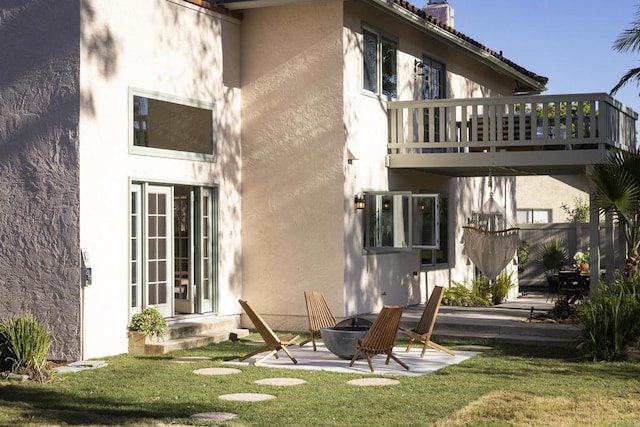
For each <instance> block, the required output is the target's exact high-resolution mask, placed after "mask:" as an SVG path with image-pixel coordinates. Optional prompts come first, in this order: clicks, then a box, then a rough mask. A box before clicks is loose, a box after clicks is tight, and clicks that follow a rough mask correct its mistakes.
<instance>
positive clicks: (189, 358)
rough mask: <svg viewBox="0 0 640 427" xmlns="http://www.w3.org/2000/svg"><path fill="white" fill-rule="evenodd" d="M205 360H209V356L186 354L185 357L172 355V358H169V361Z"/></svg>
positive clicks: (188, 361)
mask: <svg viewBox="0 0 640 427" xmlns="http://www.w3.org/2000/svg"><path fill="white" fill-rule="evenodd" d="M205 360H211V358H210V357H205V356H186V357H174V358H173V359H171V361H172V362H175V363H195V362H202V361H205Z"/></svg>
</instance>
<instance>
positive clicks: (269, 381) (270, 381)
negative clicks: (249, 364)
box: [254, 378, 306, 386]
mask: <svg viewBox="0 0 640 427" xmlns="http://www.w3.org/2000/svg"><path fill="white" fill-rule="evenodd" d="M254 383H255V384H260V385H279V386H280V385H281V386H288V385H300V384H304V383H306V381H305V380H303V379H300V378H265V379H262V380H256V381H254Z"/></svg>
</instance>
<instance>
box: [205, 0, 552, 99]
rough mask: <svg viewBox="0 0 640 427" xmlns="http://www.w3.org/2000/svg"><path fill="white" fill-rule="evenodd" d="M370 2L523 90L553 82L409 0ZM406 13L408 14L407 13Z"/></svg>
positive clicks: (246, 1)
mask: <svg viewBox="0 0 640 427" xmlns="http://www.w3.org/2000/svg"><path fill="white" fill-rule="evenodd" d="M313 1H317V0H209V3H213V4H215V5H218V6H220V7H225V8H227V9H229V10H234V11H235V10H242V9H251V8H258V7H268V6H279V5H284V4H291V3H304V2H313ZM364 1H366V2H368V3H372V4H375V5H377V6H379V7H383V8H385V9H386V10H389V11H391V12H392V13H395V14H396V15H398V16H400V17H401V18H402V17H403V18H406V19H409V20H410V21H413V22H414V23H417V24H419V25H421V26H422V27H424V28H425V29H427V31H430V32H431V33H432V34H435V35H439V36H440V37H441V38H443V39H446V40H447V41H448V42H450V43H455V44H456V45H457V46H458V47H462V48H464V49H466V50H467V51H468V52H469V53H471V54H472V55H475V56H476V57H479V59H480V61H482V62H484V63H486V64H488V65H489V66H492V67H495V68H499V69H501V70H502V71H503V72H505V73H507V74H512V75H513V77H514V78H515V79H516V80H517V81H518V82H519V83H522V85H521V87H520V90H521V91H522V92H535V93H540V92H542V91H544V90H545V89H546V87H545V86H546V84H547V82H548V81H549V78H548V77H544V76H540V75H538V74H536V73H534V72H532V71H530V70H527V69H526V68H524V67H522V66H520V65H518V64H516V63H515V62H513V61H510V60H509V59H507V58H505V57H504V56H502V53H498V52H496V51H495V50H493V49H490V48H488V47H487V46H485V45H483V44H482V43H480V42H478V41H476V40H474V39H472V38H471V37H469V36H467V35H465V34H463V33H461V32H460V31H457V30H456V29H454V28H453V27H450V26H448V25H447V24H445V23H444V22H442V21H440V20H438V19H437V18H435V17H434V16H432V15H428V14H427V13H426V12H425V11H424V10H422V9H421V8H419V7H417V6H414V5H413V4H411V3H410V2H408V1H404V0H364ZM403 15H405V16H403Z"/></svg>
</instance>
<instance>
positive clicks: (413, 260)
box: [0, 0, 522, 359]
mask: <svg viewBox="0 0 640 427" xmlns="http://www.w3.org/2000/svg"><path fill="white" fill-rule="evenodd" d="M205 3H206V2H204V3H200V2H198V1H195V0H194V1H185V0H162V1H153V2H151V1H136V2H127V1H124V0H113V1H109V2H105V1H101V0H83V1H80V0H64V1H62V0H60V2H56V6H53V5H51V4H49V5H48V6H47V7H48V9H46V8H43V9H42V10H40V9H38V10H35V9H37V8H27V7H26V6H25V7H24V8H18V9H16V11H12V15H11V16H13V15H15V16H24V17H25V20H26V21H28V22H31V20H33V22H34V24H33V25H32V26H28V27H26V28H27V29H29V31H27V30H24V31H23V30H22V28H23V26H18V25H16V24H15V23H14V22H12V21H10V22H9V24H7V25H9V26H10V25H15V28H14V29H13V30H12V31H13V32H14V33H15V34H16V35H19V36H21V37H17V38H16V40H20V42H19V43H18V42H15V43H14V42H12V43H11V44H7V47H3V48H0V55H2V56H0V58H2V59H3V60H4V59H5V58H10V57H13V56H15V55H17V54H18V53H20V52H22V53H24V52H31V51H37V49H39V46H40V45H39V43H40V41H39V40H40V39H42V37H43V34H45V33H51V34H54V35H55V37H54V36H51V39H50V40H49V39H47V43H48V44H47V45H46V47H47V49H46V52H48V53H49V54H50V56H51V58H49V57H47V58H46V60H44V62H43V64H44V65H42V66H39V67H38V66H37V64H35V65H34V64H32V63H31V62H30V61H27V60H25V61H22V62H17V63H16V64H13V63H11V62H10V61H8V60H6V61H3V63H7V64H9V65H13V66H14V67H15V69H10V70H9V71H8V72H7V73H5V76H6V81H0V83H2V85H0V99H1V100H5V101H4V102H5V104H6V105H7V107H6V108H7V111H8V112H9V113H10V114H6V115H5V117H8V118H3V117H0V136H4V135H6V136H7V138H6V139H7V140H8V141H9V142H10V144H9V148H7V149H6V150H5V151H6V153H7V155H6V156H4V157H3V158H2V159H0V162H1V163H0V166H2V167H0V174H2V175H1V177H2V178H3V179H4V181H6V182H8V183H11V185H10V186H9V187H7V189H6V190H0V194H3V198H4V199H7V200H9V199H11V200H13V202H12V203H7V204H5V207H4V208H0V209H4V210H3V211H2V212H4V215H2V217H6V218H10V219H11V221H13V222H7V221H9V220H3V221H5V222H0V235H1V236H3V239H5V240H6V241H7V242H10V243H11V245H13V246H15V247H18V248H19V250H16V251H14V252H12V253H8V254H5V256H4V257H0V258H2V259H10V261H11V262H3V261H1V260H0V271H2V272H3V275H2V276H3V277H8V278H9V279H10V280H11V281H13V282H15V283H16V284H15V285H12V286H13V287H9V286H6V285H4V283H3V282H2V280H0V297H2V298H3V299H5V300H7V301H9V303H7V304H6V307H5V308H0V317H2V316H3V315H10V314H14V313H18V312H20V311H22V310H24V309H25V307H26V308H33V309H34V310H38V309H40V313H41V314H42V317H43V319H44V320H45V321H46V322H47V323H48V324H50V325H52V328H53V329H54V330H55V331H56V333H57V334H59V336H62V339H61V342H60V344H59V345H58V346H57V347H56V349H55V353H56V354H55V355H54V358H55V357H56V356H57V357H58V358H69V359H70V358H75V359H79V358H81V357H82V358H95V357H103V356H107V355H112V354H118V353H123V352H126V351H127V324H128V322H129V319H130V316H131V314H132V313H133V312H134V311H135V310H139V309H140V308H141V306H142V305H144V301H143V302H140V301H138V302H137V305H136V306H135V307H131V306H132V297H131V288H130V281H131V280H132V279H131V277H132V275H133V270H134V268H133V267H132V265H131V263H132V262H131V259H132V257H133V255H132V254H133V253H135V249H133V245H132V235H133V233H134V230H133V229H134V228H135V227H136V226H135V225H134V224H136V223H135V222H134V221H132V219H131V216H132V215H131V212H132V202H131V200H132V196H131V191H132V189H133V188H134V187H135V188H138V187H141V186H144V185H155V186H163V187H166V188H171V189H172V188H174V187H179V186H188V187H193V188H215V189H217V191H218V193H217V194H218V197H217V201H216V202H217V203H216V205H215V206H216V209H217V212H216V213H217V216H216V219H217V223H216V226H215V229H214V232H215V233H216V235H215V239H216V244H215V245H212V253H215V270H216V272H215V273H216V276H215V278H216V283H217V288H216V298H217V300H216V301H217V308H215V309H213V311H212V310H200V311H201V312H197V310H195V309H194V310H192V311H191V312H190V313H189V314H190V315H194V316H217V317H228V318H230V319H234V321H235V322H236V323H238V324H240V323H241V322H242V325H243V326H246V327H251V324H250V322H248V321H247V320H246V319H241V309H240V306H239V304H238V303H237V300H238V299H240V298H242V299H245V300H248V301H250V302H251V303H252V305H253V306H254V307H255V308H256V309H257V310H258V312H260V313H261V315H262V316H263V317H264V318H265V319H266V320H267V322H268V323H269V325H270V326H271V327H272V328H274V329H282V330H284V329H289V330H305V329H306V328H307V318H306V309H305V304H304V295H303V292H304V291H305V290H315V291H322V292H323V293H324V294H325V296H326V297H327V300H328V302H329V305H330V307H331V309H332V311H333V312H334V314H335V315H336V316H337V317H340V318H341V317H346V316H352V315H356V314H361V313H369V312H372V311H375V310H378V309H380V308H381V307H382V305H384V304H392V305H409V304H417V303H420V302H424V301H425V300H426V299H427V297H428V295H429V289H431V288H432V287H433V286H435V285H445V286H446V285H449V284H450V283H451V282H452V281H455V282H460V283H470V282H471V280H473V278H474V277H475V272H474V266H473V265H472V264H470V263H468V262H467V258H466V255H465V254H464V252H463V247H462V245H461V244H460V240H461V236H462V228H461V226H462V225H464V224H466V223H467V218H469V217H470V216H471V214H472V212H473V211H474V210H479V209H480V208H481V206H482V205H483V203H484V202H485V201H486V200H487V199H488V198H489V193H490V192H491V191H493V197H494V199H495V200H496V201H497V202H498V203H499V204H500V205H501V206H502V207H503V208H504V209H505V211H506V212H507V214H508V215H511V216H512V217H515V207H516V203H515V202H516V197H515V184H516V181H515V179H514V178H509V177H501V178H495V177H494V179H493V187H492V188H491V189H490V188H489V187H488V177H479V178H456V177H453V176H445V175H434V174H428V173H425V172H423V171H420V170H411V169H406V170H399V169H391V168H388V167H387V166H386V164H385V161H386V155H387V143H388V135H389V129H388V117H387V99H385V98H383V97H378V96H375V95H373V94H371V93H365V92H364V91H363V89H362V88H363V77H362V74H363V71H362V69H363V53H362V52H363V47H362V45H363V37H362V29H363V27H367V28H370V29H373V30H375V31H378V32H380V33H381V34H382V33H383V34H385V35H386V36H388V37H390V38H391V39H393V40H394V41H395V42H396V43H397V51H396V61H397V96H398V100H418V99H419V96H420V84H421V82H420V81H419V79H418V76H416V68H415V64H416V61H419V60H421V59H422V58H423V57H429V58H432V59H433V60H435V61H438V62H439V63H441V64H443V65H444V70H445V74H446V82H444V83H445V85H446V96H447V97H450V98H460V97H488V96H491V97H494V96H502V95H513V94H514V90H515V87H516V84H515V83H516V82H515V80H514V77H513V76H514V75H516V78H519V77H517V76H518V75H519V74H518V73H520V71H518V70H515V71H513V70H512V71H513V72H506V73H505V72H504V70H502V68H501V67H507V68H508V65H504V64H502V65H500V64H499V66H498V67H493V66H491V64H489V65H487V62H486V61H485V59H484V58H480V56H479V55H475V56H474V54H473V53H470V52H469V51H467V50H464V49H466V48H463V47H462V44H461V43H458V42H456V41H455V37H457V36H454V35H453V33H451V34H449V35H448V36H447V37H442V35H439V36H435V35H434V31H435V30H434V29H433V28H431V27H429V26H428V25H427V23H426V21H425V20H424V19H422V18H420V17H418V16H417V15H415V14H411V12H409V10H408V9H406V8H404V7H403V6H401V5H400V3H402V2H400V3H396V2H383V1H377V0H376V1H374V0H350V1H342V0H318V1H306V2H293V1H291V2H288V1H282V2H278V5H274V6H258V7H252V8H248V9H246V10H242V11H241V12H230V11H228V10H225V9H222V8H220V7H217V6H215V5H212V4H210V3H206V4H205ZM47 14H50V15H52V20H50V21H48V20H46V19H43V16H46V15H47ZM58 14H59V15H58ZM7 16H8V19H9V18H11V16H9V15H8V14H7ZM45 21H46V22H50V27H46V28H38V26H37V23H39V22H45ZM3 25H5V24H3ZM430 28H431V29H430ZM40 31H41V32H42V33H41V32H40ZM438 31H440V30H438ZM20 43H24V44H20ZM49 45H51V46H49ZM54 48H57V49H58V50H56V49H54ZM3 49H5V50H6V51H5V50H3ZM463 50H464V52H463ZM56 55H57V56H56ZM491 61H494V62H495V61H499V60H496V59H495V58H494V59H491ZM8 68H11V67H9V66H8ZM34 70H36V71H34ZM42 76H45V77H46V78H42ZM42 82H46V84H45V83H42ZM138 92H144V93H146V94H157V95H158V96H159V97H162V98H166V99H173V100H180V101H181V102H182V101H188V102H201V103H204V104H206V105H214V106H215V118H214V121H215V140H216V157H215V161H210V160H209V159H201V160H193V159H189V158H187V157H184V156H182V157H181V156H173V157H171V156H164V157H160V156H157V155H147V154H148V153H147V154H145V152H144V150H142V151H141V150H132V148H131V147H132V141H131V133H132V129H133V125H132V120H133V119H132V111H131V109H132V108H131V105H132V96H133V94H136V93H138ZM22 93H27V94H29V96H28V97H27V99H35V100H37V99H39V98H42V100H40V101H38V102H35V101H34V102H33V103H31V104H30V105H32V106H30V107H29V108H25V107H24V102H23V99H24V98H25V96H21V95H20V94H22ZM41 94H46V96H44V95H41ZM52 100H53V101H56V102H52ZM36 107H37V108H36ZM58 116H64V117H63V118H62V119H61V118H60V117H58ZM32 117H36V118H37V120H36V119H31V118H32ZM27 118H29V119H27ZM25 129H27V130H31V132H27V131H25ZM34 135H35V136H34ZM186 137H187V136H185V138H186ZM0 142H2V140H1V139H0ZM24 147H26V148H24ZM31 147H36V148H37V149H38V150H39V151H38V150H31ZM136 148H139V147H136ZM21 150H22V151H21ZM16 153H18V154H20V155H18V154H16ZM24 153H27V154H24ZM25 159H26V160H25ZM43 159H44V160H43ZM53 178H56V179H53ZM4 181H3V182H4ZM27 183H28V184H27ZM29 185H30V186H31V187H30V186H29ZM366 191H410V192H412V193H433V194H439V195H441V196H442V197H447V198H448V201H449V213H448V217H447V219H448V222H449V227H448V239H447V243H448V248H449V249H448V254H447V255H448V262H447V263H443V264H439V265H435V266H428V267H425V266H421V265H420V262H421V253H420V250H419V249H416V248H413V249H411V250H406V251H396V252H388V253H377V254H373V253H367V252H366V251H365V249H364V247H363V246H364V245H363V241H364V238H363V232H364V230H363V228H364V225H363V221H364V218H363V215H364V213H363V211H358V210H355V209H354V205H353V201H354V196H355V194H356V193H359V192H366ZM16 194H18V196H15V195H16ZM167 194H170V193H167ZM48 200H51V201H52V205H53V206H49V205H48V204H47V201H48ZM521 203H522V202H521V201H518V206H520V204H521ZM21 209H23V210H24V211H27V212H30V213H32V214H33V218H27V219H23V220H20V221H23V222H19V221H18V220H14V219H13V218H14V217H16V218H17V215H16V212H18V211H20V210H21ZM169 218H172V217H171V216H169ZM194 221H195V220H194ZM16 229H18V230H27V231H29V232H28V233H27V232H25V233H24V235H25V236H31V235H34V234H36V235H37V233H36V231H37V232H38V233H40V234H41V235H43V236H44V237H43V238H42V239H40V240H38V239H35V240H34V239H27V238H16V237H14V234H15V233H14V232H13V230H16ZM170 240H171V239H168V240H167V241H170ZM45 249H46V251H45ZM39 251H42V253H41V254H39ZM81 251H86V253H88V254H89V256H90V262H91V269H92V281H91V284H90V285H89V286H86V287H82V286H81V283H82V282H81V280H80V279H81V277H80V276H81V259H80V253H81ZM34 254H36V255H34ZM12 257H13V258H15V260H14V259H13V258H12ZM34 261H35V264H37V266H38V267H39V269H38V270H28V269H25V268H24V266H25V265H29V263H31V262H34ZM56 264H59V265H56ZM508 268H510V269H513V268H515V267H514V266H512V265H510V266H508ZM34 271H35V272H34ZM514 277H515V276H514ZM172 279H173V278H172ZM48 283H50V284H52V285H50V286H48ZM516 291H517V288H516ZM516 291H514V292H516ZM169 294H171V295H172V292H170V293H169ZM61 301H62V303H61ZM42 307H46V310H45V309H43V308H42ZM56 310H59V311H60V312H61V314H60V315H57V314H56ZM181 314H183V313H178V311H177V310H175V311H174V312H172V313H171V315H174V316H175V317H178V316H179V315H181Z"/></svg>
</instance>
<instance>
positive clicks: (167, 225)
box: [143, 185, 173, 317]
mask: <svg viewBox="0 0 640 427" xmlns="http://www.w3.org/2000/svg"><path fill="white" fill-rule="evenodd" d="M145 202H146V203H145V208H146V210H145V215H144V230H145V236H146V237H145V252H146V253H145V255H146V256H145V259H146V263H145V266H146V268H145V271H144V276H145V280H144V282H145V284H146V292H145V298H144V301H143V304H144V305H145V306H154V307H156V308H157V309H158V311H159V312H160V313H161V314H162V315H163V316H165V317H170V316H173V298H172V295H171V292H172V286H171V276H170V274H171V273H170V272H171V271H173V256H172V255H173V251H172V248H173V241H172V236H173V232H172V229H173V227H172V220H171V219H172V218H171V216H172V188H171V187H161V186H153V185H148V186H147V191H146V199H145Z"/></svg>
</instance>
